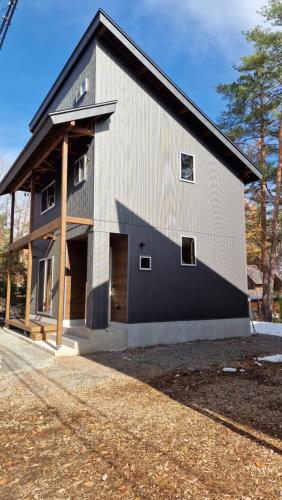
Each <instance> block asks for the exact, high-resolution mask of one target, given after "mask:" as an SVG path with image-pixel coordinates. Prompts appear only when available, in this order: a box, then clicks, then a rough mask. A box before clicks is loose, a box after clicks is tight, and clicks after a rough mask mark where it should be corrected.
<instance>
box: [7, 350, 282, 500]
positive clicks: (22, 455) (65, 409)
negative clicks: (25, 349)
mask: <svg viewBox="0 0 282 500" xmlns="http://www.w3.org/2000/svg"><path fill="white" fill-rule="evenodd" d="M58 363H60V364H59V365H58V367H57V368H56V370H54V369H53V367H51V368H45V369H43V370H36V371H34V372H29V373H24V374H17V376H15V377H14V379H12V382H11V381H10V382H9V383H10V388H9V390H7V391H6V392H5V390H4V388H5V387H4V385H3V384H2V385H1V399H0V401H1V405H0V422H1V423H0V426H1V434H0V498H1V499H7V500H10V499H13V500H14V499H48V500H49V499H84V498H89V499H100V498H106V499H150V500H151V499H186V498H187V499H201V500H202V499H214V500H215V499H216V500H218V499H241V500H249V499H267V500H269V499H279V498H280V499H281V498H282V457H281V455H282V446H281V441H280V439H281V435H282V418H281V403H282V394H281V380H282V368H281V364H276V365H274V364H273V365H272V364H267V363H263V364H262V366H259V365H257V364H256V363H255V361H254V359H253V357H252V358H245V359H243V360H240V361H238V362H236V363H233V364H232V366H233V367H235V368H237V371H236V373H225V372H223V371H222V367H219V366H214V367H211V368H210V369H206V370H196V371H189V370H183V369H182V370H180V371H172V372H171V371H170V372H166V371H164V370H159V373H155V374H154V376H153V377H151V378H150V377H149V378H147V379H146V377H144V376H141V375H140V376H138V370H137V369H136V376H135V377H133V376H128V375H126V374H122V373H119V372H116V371H115V370H112V372H111V373H110V376H109V368H108V367H103V366H101V365H99V364H98V363H95V362H94V361H91V360H90V359H83V358H76V359H75V360H73V359H72V360H71V359H69V360H68V361H67V360H64V361H60V362H58ZM67 363H72V371H71V372H70V368H69V367H68V368H67ZM82 368H83V370H82V371H81V372H80V369H82ZM66 370H67V374H68V377H66ZM103 370H106V371H107V377H106V379H103V377H101V380H100V381H98V382H97V383H95V384H94V383H93V384H91V379H92V376H94V374H96V373H97V372H98V371H99V373H103ZM240 370H241V371H240ZM70 373H71V375H70ZM80 373H81V375H80ZM70 377H72V378H70ZM70 380H71V382H70Z"/></svg>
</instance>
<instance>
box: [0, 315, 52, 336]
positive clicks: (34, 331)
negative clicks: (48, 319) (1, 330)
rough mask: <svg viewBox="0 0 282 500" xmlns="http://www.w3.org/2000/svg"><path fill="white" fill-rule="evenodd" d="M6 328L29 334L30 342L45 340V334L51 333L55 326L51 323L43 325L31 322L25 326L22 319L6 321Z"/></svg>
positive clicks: (39, 322)
mask: <svg viewBox="0 0 282 500" xmlns="http://www.w3.org/2000/svg"><path fill="white" fill-rule="evenodd" d="M5 324H6V326H8V327H13V328H17V329H18V330H23V331H24V332H29V334H30V338H31V339H32V340H42V339H45V338H46V334H47V333H49V332H53V331H54V330H55V327H56V325H54V324H52V323H45V322H43V321H37V320H32V321H29V324H28V325H27V324H26V323H25V320H24V319H7V320H6V321H5Z"/></svg>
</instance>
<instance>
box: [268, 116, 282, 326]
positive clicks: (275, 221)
mask: <svg viewBox="0 0 282 500" xmlns="http://www.w3.org/2000/svg"><path fill="white" fill-rule="evenodd" d="M281 174H282V114H281V116H280V123H279V150H278V166H277V170H276V192H275V199H274V207H273V216H272V224H271V243H270V252H269V262H268V272H267V280H266V281H267V282H266V289H265V311H264V319H265V321H272V310H273V285H274V272H275V267H276V265H277V244H278V231H279V211H280V203H281Z"/></svg>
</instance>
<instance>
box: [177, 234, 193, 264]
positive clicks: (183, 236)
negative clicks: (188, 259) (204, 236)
mask: <svg viewBox="0 0 282 500" xmlns="http://www.w3.org/2000/svg"><path fill="white" fill-rule="evenodd" d="M183 238H190V239H193V240H194V253H195V262H194V264H186V263H185V262H183V260H182V240H183ZM180 242H181V244H180V265H181V266H183V267H196V266H197V238H196V236H194V235H193V234H182V235H181V236H180Z"/></svg>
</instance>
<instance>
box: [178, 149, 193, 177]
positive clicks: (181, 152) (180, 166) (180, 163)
mask: <svg viewBox="0 0 282 500" xmlns="http://www.w3.org/2000/svg"><path fill="white" fill-rule="evenodd" d="M182 155H186V156H192V158H193V180H192V181H189V180H187V179H183V178H182V177H181V175H182V161H181V156H182ZM179 180H180V181H182V182H188V183H189V184H195V182H196V156H195V155H193V154H191V153H185V152H184V151H180V153H179Z"/></svg>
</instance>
